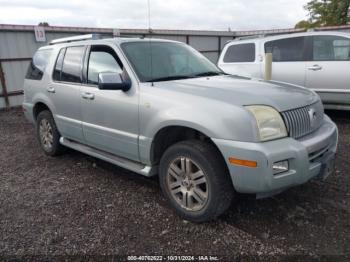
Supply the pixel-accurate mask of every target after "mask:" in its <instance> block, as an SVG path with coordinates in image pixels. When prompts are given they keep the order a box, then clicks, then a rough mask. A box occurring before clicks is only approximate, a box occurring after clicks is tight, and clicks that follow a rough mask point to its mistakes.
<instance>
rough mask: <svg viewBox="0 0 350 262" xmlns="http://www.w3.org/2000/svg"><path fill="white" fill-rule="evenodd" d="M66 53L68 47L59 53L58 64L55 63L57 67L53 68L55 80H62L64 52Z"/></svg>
mask: <svg viewBox="0 0 350 262" xmlns="http://www.w3.org/2000/svg"><path fill="white" fill-rule="evenodd" d="M65 53H66V49H65V48H62V49H61V51H60V53H59V54H58V57H57V60H56V64H55V68H54V70H53V76H52V78H53V80H55V81H61V72H62V65H63V58H64V54H65Z"/></svg>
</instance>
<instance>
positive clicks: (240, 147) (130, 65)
mask: <svg viewBox="0 0 350 262" xmlns="http://www.w3.org/2000/svg"><path fill="white" fill-rule="evenodd" d="M78 39H79V38H78ZM78 39H61V40H57V41H55V42H53V43H52V44H51V45H49V46H45V47H42V48H40V49H39V50H38V51H37V52H36V54H35V55H34V57H33V61H32V63H31V65H30V67H29V69H28V73H27V75H26V80H25V83H24V90H25V100H24V103H23V108H24V112H25V115H26V117H27V118H28V119H29V120H30V121H32V122H33V123H35V126H36V132H37V136H38V140H39V141H40V145H41V147H42V149H43V150H44V152H45V153H46V154H47V155H49V156H54V155H58V154H60V153H62V152H63V151H64V148H65V147H69V148H73V149H75V150H78V151H81V152H84V153H86V154H88V155H91V156H94V157H96V158H100V159H103V160H105V161H108V162H110V163H113V164H116V165H118V166H121V167H124V168H126V169H129V170H132V171H134V172H136V173H139V174H141V175H144V176H152V175H156V174H158V175H159V181H160V186H161V188H162V191H163V192H164V195H165V196H166V198H167V199H168V200H169V202H170V204H171V205H172V206H173V207H174V208H175V210H176V211H177V213H178V214H179V215H181V216H182V217H183V218H184V219H187V220H191V221H196V222H201V221H207V220H210V219H215V218H216V217H218V216H219V215H220V214H222V213H223V212H224V211H225V210H226V209H227V208H228V207H229V205H230V203H231V200H232V199H233V198H234V196H235V194H236V192H241V193H252V194H256V195H257V197H259V198H261V197H267V196H270V195H273V194H276V193H279V192H281V191H283V190H285V189H287V188H289V187H292V186H295V185H299V184H303V183H305V182H307V181H308V180H310V179H311V178H314V177H319V178H325V177H327V176H328V175H329V174H330V173H331V172H332V171H333V169H334V157H335V152H336V148H337V141H338V132H337V127H336V125H335V124H334V123H333V122H332V121H331V120H330V119H329V118H328V117H327V116H326V115H325V114H324V112H323V106H322V103H321V101H320V98H319V96H318V95H317V94H316V93H315V92H313V91H310V90H307V89H305V88H301V87H297V86H293V85H287V84H282V83H277V82H264V81H254V80H251V79H249V78H243V77H235V76H231V75H226V74H224V73H223V72H222V71H221V70H220V69H218V68H217V67H216V66H215V65H214V64H212V63H211V62H209V60H207V59H206V58H205V57H204V56H202V55H201V54H200V53H198V52H197V51H195V50H194V49H192V48H191V47H189V46H188V45H186V44H183V43H179V42H174V41H166V40H156V39H152V40H150V39H130V38H129V39H121V38H119V39H118V38H116V39H100V40H81V41H73V40H78Z"/></svg>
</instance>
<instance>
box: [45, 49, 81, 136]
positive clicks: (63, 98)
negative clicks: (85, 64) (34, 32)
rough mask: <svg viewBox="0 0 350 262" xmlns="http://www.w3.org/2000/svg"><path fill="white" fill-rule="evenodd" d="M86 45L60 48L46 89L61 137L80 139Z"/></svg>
mask: <svg viewBox="0 0 350 262" xmlns="http://www.w3.org/2000/svg"><path fill="white" fill-rule="evenodd" d="M85 49H86V47H85V46H71V47H67V48H62V49H61V50H60V51H59V54H58V57H57V60H56V63H55V67H54V70H53V74H52V80H53V81H52V82H51V83H49V85H48V87H47V92H48V94H49V96H50V98H51V99H52V101H53V104H54V106H55V121H56V124H57V127H58V129H59V131H60V132H61V134H62V136H64V137H67V138H70V139H73V140H76V141H80V142H83V141H84V137H83V129H82V123H81V120H82V115H81V109H80V100H81V99H80V86H81V83H82V61H83V58H84V52H85Z"/></svg>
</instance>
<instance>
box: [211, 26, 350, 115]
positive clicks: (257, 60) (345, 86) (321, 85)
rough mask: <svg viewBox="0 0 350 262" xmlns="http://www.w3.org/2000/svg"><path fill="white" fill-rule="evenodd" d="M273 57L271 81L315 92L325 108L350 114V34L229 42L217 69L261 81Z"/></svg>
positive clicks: (299, 34)
mask: <svg viewBox="0 0 350 262" xmlns="http://www.w3.org/2000/svg"><path fill="white" fill-rule="evenodd" d="M265 53H272V61H273V62H272V80H276V81H281V82H287V83H292V84H296V85H301V86H306V87H307V88H310V89H312V90H314V91H316V92H317V93H318V94H319V95H320V96H321V99H322V101H323V102H324V104H325V106H326V108H330V109H345V110H350V34H349V33H341V32H307V33H297V34H289V35H278V36H269V37H256V38H250V39H248V38H246V39H237V40H233V41H231V42H228V43H227V44H226V46H225V47H224V49H223V51H222V53H221V55H220V57H219V61H218V66H219V67H220V68H221V69H222V70H223V71H225V72H226V73H229V74H234V75H242V76H248V77H253V78H264V73H265V61H264V60H265Z"/></svg>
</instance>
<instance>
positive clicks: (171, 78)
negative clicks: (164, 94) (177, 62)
mask: <svg viewBox="0 0 350 262" xmlns="http://www.w3.org/2000/svg"><path fill="white" fill-rule="evenodd" d="M187 78H191V76H184V75H178V76H165V77H159V78H154V79H151V80H148V81H146V82H161V81H171V80H179V79H187Z"/></svg>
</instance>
